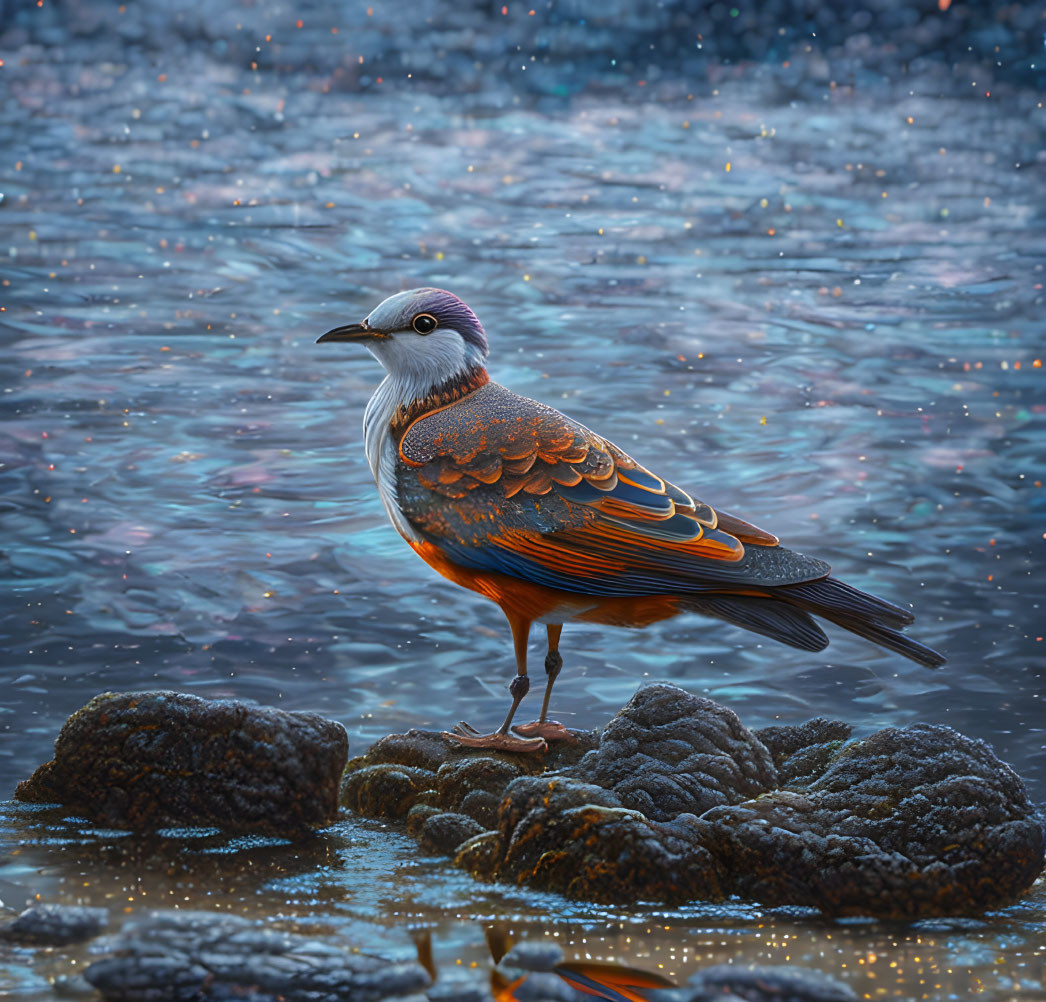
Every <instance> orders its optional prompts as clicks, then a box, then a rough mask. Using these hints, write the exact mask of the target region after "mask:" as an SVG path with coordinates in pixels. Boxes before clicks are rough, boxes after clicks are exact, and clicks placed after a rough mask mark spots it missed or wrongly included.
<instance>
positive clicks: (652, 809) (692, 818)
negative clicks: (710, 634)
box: [343, 685, 1046, 919]
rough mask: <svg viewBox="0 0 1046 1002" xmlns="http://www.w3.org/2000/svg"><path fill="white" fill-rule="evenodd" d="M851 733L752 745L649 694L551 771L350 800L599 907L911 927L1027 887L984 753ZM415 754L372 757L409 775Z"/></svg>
mask: <svg viewBox="0 0 1046 1002" xmlns="http://www.w3.org/2000/svg"><path fill="white" fill-rule="evenodd" d="M849 735H850V727H849V725H847V724H845V723H842V722H839V721H829V720H823V719H818V720H812V721H809V722H807V723H805V724H801V725H797V726H789V727H772V728H766V729H765V730H763V731H760V732H759V733H758V734H753V733H752V732H750V731H748V730H747V729H746V728H745V727H744V726H743V725H742V724H741V722H740V721H739V720H738V719H737V717H736V715H734V714H733V713H732V712H731V711H730V710H727V709H726V708H724V707H722V706H719V705H718V704H716V703H714V702H712V701H711V700H707V699H701V698H698V697H695V696H691V695H688V694H687V693H685V692H684V691H682V690H680V689H678V688H676V687H674V686H670V685H651V686H647V687H645V688H643V689H641V690H640V691H639V692H638V693H637V694H636V695H635V696H634V697H633V699H632V700H630V701H629V703H628V704H627V705H626V706H625V707H624V708H623V709H622V710H621V712H620V713H619V714H618V715H617V716H616V717H615V718H614V719H613V720H612V721H610V723H609V724H608V725H607V727H606V728H605V730H604V731H603V732H602V734H601V735H598V736H597V737H590V738H589V739H588V743H589V744H590V745H591V744H594V745H595V747H593V748H590V750H589V751H587V752H586V753H584V754H583V755H582V756H581V757H580V758H579V757H578V754H577V751H575V753H574V755H573V756H572V757H571V756H570V755H569V754H568V755H567V756H559V757H558V767H555V766H551V765H550V762H549V759H550V758H552V757H553V756H552V754H550V755H549V756H544V757H543V756H540V755H534V756H529V757H528V756H519V755H500V754H491V753H489V752H477V751H465V750H462V749H457V748H452V750H451V753H450V754H449V755H448V756H446V757H445V758H444V759H443V761H442V762H441V764H440V766H439V768H438V770H437V771H436V772H433V771H432V770H428V769H422V768H420V767H417V766H413V767H412V766H410V765H407V764H396V763H393V762H387V761H386V762H382V763H380V764H373V763H372V761H371V760H372V755H371V753H368V754H367V755H364V756H362V757H361V758H359V759H356V760H354V762H353V763H350V767H349V772H348V774H347V775H346V779H345V784H344V787H343V802H344V803H346V805H347V806H349V807H351V808H352V809H354V810H359V811H361V812H362V813H371V814H377V815H379V816H382V817H396V818H402V817H405V816H406V814H407V812H408V811H412V813H411V821H410V830H411V833H412V834H414V835H415V837H418V838H419V839H421V841H422V844H423V846H424V847H425V848H427V849H428V850H429V851H438V852H441V853H447V852H450V853H452V854H453V855H454V860H455V864H456V865H457V866H459V867H462V868H463V869H465V870H467V871H468V872H469V873H471V874H472V875H473V876H475V877H477V878H479V879H484V880H507V881H511V882H512V883H516V884H527V885H530V886H532V887H536V888H540V889H544V890H553V891H557V892H559V893H562V894H565V895H568V896H572V897H579V898H584V899H587V900H592V901H599V902H606V903H613V902H635V901H640V900H648V901H657V902H664V903H675V904H678V903H681V902H684V901H690V900H706V901H709V900H711V901H715V900H722V899H723V898H725V897H728V896H730V895H739V896H741V897H744V898H747V899H749V900H753V901H758V902H760V903H763V904H766V905H773V906H776V905H801V906H805V907H812V908H819V909H821V910H822V911H824V912H826V913H828V914H837V915H858V914H859V915H869V916H878V917H883V918H909V919H910V918H926V917H932V916H943V915H961V914H975V913H980V912H983V911H984V910H986V909H990V908H997V907H1001V906H1002V905H1005V904H1007V903H1009V902H1012V901H1014V900H1016V899H1017V898H1018V897H1019V896H1020V895H1021V894H1022V893H1023V892H1024V891H1025V890H1026V889H1027V888H1028V887H1029V886H1030V885H1031V883H1032V882H1033V881H1034V879H1035V877H1036V875H1037V874H1038V873H1039V871H1040V870H1041V868H1042V861H1043V851H1044V847H1046V833H1044V828H1043V824H1042V819H1041V818H1040V817H1039V815H1038V814H1037V812H1036V811H1035V809H1034V807H1033V806H1032V804H1031V803H1030V802H1029V800H1028V797H1027V794H1026V792H1025V790H1024V787H1023V784H1022V783H1021V781H1020V779H1019V778H1018V777H1017V776H1016V775H1015V774H1014V773H1013V771H1012V770H1011V769H1009V767H1008V766H1006V765H1005V764H1004V763H1002V762H1000V761H999V759H998V758H997V757H996V756H995V754H994V753H993V752H992V750H991V749H990V748H989V747H988V746H987V745H986V744H984V743H983V742H981V741H976V740H973V739H970V738H966V737H964V736H963V735H961V734H958V733H957V732H956V731H953V730H952V729H951V728H948V727H935V726H931V725H927V724H920V725H915V726H912V727H908V728H902V729H899V728H887V729H885V730H883V731H879V732H878V733H877V734H873V735H872V736H871V737H868V738H862V739H860V740H851V739H850V738H849ZM403 737H404V738H406V736H403ZM417 741H428V736H427V735H425V734H424V732H415V737H414V738H412V739H411V740H410V741H406V740H404V741H400V742H398V743H396V742H392V741H387V742H386V743H385V744H383V745H382V748H381V749H380V756H373V757H384V756H386V755H387V754H388V749H390V748H400V749H401V752H400V753H401V754H403V755H404V757H405V758H406V757H408V756H413V757H412V758H411V759H410V760H411V761H417V760H418V757H417V754H416V753H415V752H414V751H413V750H412V747H411V746H412V742H417ZM575 747H576V746H575ZM581 747H582V748H584V745H582V746H581ZM429 761H431V762H434V761H435V757H434V756H432V755H431V754H430V758H429ZM412 809H413V810H412ZM459 839H460V841H459Z"/></svg>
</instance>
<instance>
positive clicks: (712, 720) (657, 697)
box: [576, 684, 777, 821]
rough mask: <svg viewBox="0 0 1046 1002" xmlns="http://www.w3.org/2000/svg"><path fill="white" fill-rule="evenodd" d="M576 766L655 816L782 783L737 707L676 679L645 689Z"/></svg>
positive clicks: (696, 810)
mask: <svg viewBox="0 0 1046 1002" xmlns="http://www.w3.org/2000/svg"><path fill="white" fill-rule="evenodd" d="M576 772H577V774H578V775H583V776H584V778H585V780H586V781H587V782H590V783H595V784H596V785H598V786H602V787H604V788H605V789H607V790H613V791H614V793H616V794H617V795H618V797H619V798H620V800H621V803H622V804H623V805H624V806H625V807H629V808H632V809H634V810H638V811H642V812H643V813H644V814H645V815H646V816H647V817H648V818H651V819H652V820H654V821H669V820H671V819H672V818H675V817H677V816H678V815H680V814H684V813H685V814H701V813H703V812H704V811H706V810H708V808H709V807H714V806H716V805H717V804H736V803H739V802H740V801H742V800H747V799H748V798H749V797H756V796H758V795H759V794H760V793H764V792H765V791H767V790H772V789H773V788H774V787H776V786H777V772H776V770H775V769H774V765H773V761H772V759H771V758H770V753H769V752H768V751H767V750H766V747H765V746H764V745H763V744H761V743H760V742H759V740H758V739H757V738H756V737H755V735H754V734H752V732H751V731H749V730H748V728H747V727H745V726H744V725H743V724H742V723H741V721H740V720H738V718H737V714H736V713H734V711H733V710H728V709H727V708H726V707H725V706H720V705H719V704H718V703H716V702H713V701H712V700H711V699H703V698H701V697H700V696H692V695H690V693H688V692H685V691H684V690H682V689H680V688H678V687H677V686H674V685H657V684H655V685H648V686H644V687H643V688H642V689H640V690H639V692H637V693H636V694H635V695H634V696H633V697H632V699H630V700H629V702H628V704H627V705H626V706H625V707H624V709H622V710H621V712H620V713H618V715H617V716H616V717H614V719H613V720H611V721H610V723H609V724H607V726H606V730H604V731H603V735H602V738H601V739H600V742H599V747H598V748H597V749H596V750H595V751H592V752H589V753H588V755H586V756H585V758H584V759H583V760H582V762H581V763H580V765H579V766H578V768H577V770H576Z"/></svg>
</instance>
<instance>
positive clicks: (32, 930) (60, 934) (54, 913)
mask: <svg viewBox="0 0 1046 1002" xmlns="http://www.w3.org/2000/svg"><path fill="white" fill-rule="evenodd" d="M108 924H109V913H108V912H107V911H106V910H105V909H104V908H87V907H84V906H82V905H59V904H47V905H33V906H32V907H31V908H27V909H26V910H25V911H24V912H22V913H21V914H20V915H19V916H18V917H17V918H15V919H12V921H10V922H8V923H7V924H6V925H4V926H0V939H7V940H11V941H12V942H16V943H26V944H29V945H34V946H64V945H65V944H67V943H79V942H80V941H81V940H85V939H91V938H92V937H94V936H97V935H98V934H99V933H101V931H102V930H103V929H104V928H105V927H106V926H107V925H108Z"/></svg>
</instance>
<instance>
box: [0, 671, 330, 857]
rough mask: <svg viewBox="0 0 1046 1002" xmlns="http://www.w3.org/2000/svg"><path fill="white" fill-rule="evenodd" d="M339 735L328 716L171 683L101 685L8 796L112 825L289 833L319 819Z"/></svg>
mask: <svg viewBox="0 0 1046 1002" xmlns="http://www.w3.org/2000/svg"><path fill="white" fill-rule="evenodd" d="M347 757H348V739H347V737H346V735H345V729H344V728H343V727H342V726H341V725H340V724H338V723H335V722H333V721H330V720H326V719H324V718H323V717H320V716H318V715H317V714H314V713H289V712H287V711H285V710H276V709H272V708H269V707H261V706H253V705H250V704H247V703H241V702H238V701H235V700H212V699H202V698H201V697H199V696H192V695H187V694H184V693H176V692H165V691H157V692H136V693H111V692H110V693H103V694H101V695H99V696H95V697H94V699H92V700H91V701H90V702H89V703H88V704H87V705H86V706H85V707H83V708H82V709H80V710H78V711H77V712H76V713H74V714H73V715H72V716H71V717H70V718H69V719H68V720H67V721H66V722H65V725H64V726H63V727H62V731H61V733H60V734H59V735H58V740H57V741H56V742H55V753H54V759H53V761H51V762H48V763H47V764H46V765H42V766H40V768H39V769H37V770H36V772H35V773H34V774H33V775H32V776H31V777H30V778H29V779H27V780H26V781H24V782H23V783H21V784H19V786H18V789H17V790H16V791H15V797H16V798H17V799H19V800H25V801H30V802H33V803H58V804H62V805H64V806H65V807H67V808H69V809H71V810H73V811H75V812H76V813H77V814H81V815H83V816H85V817H87V818H90V819H91V820H92V821H95V822H98V823H100V824H104V825H108V826H111V827H115V828H130V829H134V830H137V831H152V830H155V829H157V828H163V827H167V826H171V825H204V826H207V825H217V826H219V827H221V828H224V829H226V830H229V831H243V832H258V833H265V834H272V835H290V836H294V835H299V834H302V833H305V832H308V831H310V830H313V829H316V828H323V827H326V826H327V825H329V824H331V823H332V822H333V821H334V819H335V816H336V814H337V805H338V785H339V780H340V777H341V773H342V770H343V769H344V766H345V761H346V759H347Z"/></svg>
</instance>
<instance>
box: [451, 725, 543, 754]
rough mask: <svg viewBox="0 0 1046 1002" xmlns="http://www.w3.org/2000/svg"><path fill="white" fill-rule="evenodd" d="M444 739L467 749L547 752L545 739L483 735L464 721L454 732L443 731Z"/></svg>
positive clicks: (507, 735)
mask: <svg viewBox="0 0 1046 1002" xmlns="http://www.w3.org/2000/svg"><path fill="white" fill-rule="evenodd" d="M443 737H444V738H445V739H446V740H447V741H452V742H454V743H455V744H459V745H463V746H464V747H465V748H489V749H491V750H492V751H505V752H537V751H547V750H548V745H547V744H545V739H544V738H543V737H534V738H520V737H516V735H515V734H501V733H500V732H498V731H494V732H493V733H492V734H481V733H480V732H479V731H477V730H476V728H475V727H473V726H472V725H471V724H466V723H465V721H464V720H462V721H461V722H460V723H459V724H458V725H457V727H455V728H454V730H453V732H451V731H443Z"/></svg>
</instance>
